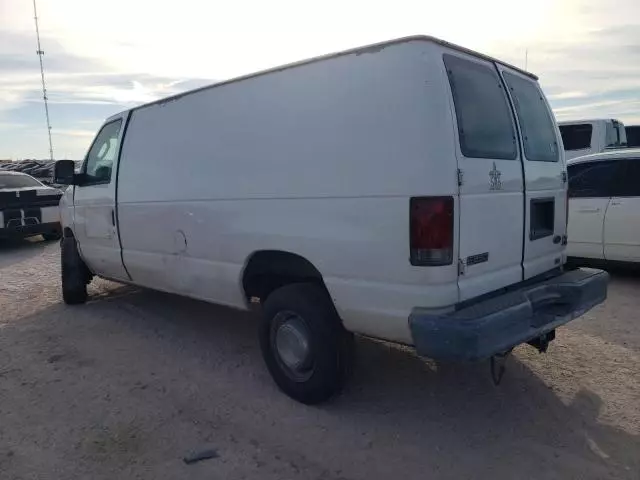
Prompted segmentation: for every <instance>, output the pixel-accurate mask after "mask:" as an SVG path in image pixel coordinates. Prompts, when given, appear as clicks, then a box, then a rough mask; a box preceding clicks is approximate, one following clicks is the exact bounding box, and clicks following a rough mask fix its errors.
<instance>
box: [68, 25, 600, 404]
mask: <svg viewBox="0 0 640 480" xmlns="http://www.w3.org/2000/svg"><path fill="white" fill-rule="evenodd" d="M559 145H560V134H559V131H558V128H557V126H556V124H555V122H554V120H553V116H552V113H551V110H550V109H549V106H548V104H547V102H546V100H545V97H544V95H543V93H542V91H541V90H540V87H539V86H538V83H537V81H536V77H535V76H533V75H531V74H529V73H527V72H524V71H521V70H519V69H517V68H515V67H512V66H509V65H507V64H505V63H503V62H500V61H498V60H495V59H493V58H490V57H487V56H485V55H481V54H478V53H475V52H472V51H469V50H467V49H464V48H461V47H457V46H454V45H451V44H449V43H446V42H443V41H441V40H438V39H435V38H431V37H410V38H403V39H399V40H394V41H389V42H384V43H380V44H376V45H372V46H367V47H363V48H357V49H354V50H349V51H345V52H341V53H337V54H333V55H327V56H324V57H320V58H314V59H311V60H307V61H303V62H299V63H296V64H292V65H287V66H283V67H279V68H275V69H272V70H269V71H265V72H260V73H256V74H253V75H248V76H245V77H242V78H237V79H234V80H230V81H226V82H221V83H218V84H215V85H211V86H209V87H205V88H201V89H198V90H194V91H191V92H187V93H184V94H181V95H177V96H174V97H170V98H166V99H163V100H160V101H157V102H153V103H149V104H146V105H142V106H140V107H136V108H133V109H131V110H128V111H125V112H122V113H120V114H118V115H115V116H113V117H111V118H109V119H108V120H107V121H106V123H105V124H104V126H103V127H102V128H101V129H100V131H99V132H98V134H97V136H96V138H95V140H94V141H93V144H92V145H91V147H90V149H89V151H88V153H87V156H86V158H85V160H84V164H83V166H82V170H81V172H80V173H75V174H74V171H73V165H72V164H70V163H69V162H65V161H61V162H59V163H58V164H57V165H56V181H57V182H60V183H63V184H70V185H72V186H73V187H72V188H69V189H67V191H66V193H65V195H64V197H63V199H62V201H61V204H60V207H61V216H62V222H63V226H64V238H63V241H62V290H63V296H64V300H65V301H66V302H67V303H70V304H72V303H82V302H84V301H85V300H86V298H87V284H88V283H89V282H90V281H91V278H92V276H93V275H98V276H100V277H104V278H108V279H112V280H116V281H120V282H125V283H132V284H136V285H141V286H144V287H148V288H152V289H157V290H162V291H166V292H172V293H175V294H179V295H185V296H188V297H192V298H196V299H202V300H205V301H209V302H215V303H219V304H224V305H228V306H230V307H235V308H239V309H249V308H252V307H255V308H256V309H259V310H261V311H262V314H263V321H262V323H261V326H260V329H259V337H260V343H261V348H262V351H263V355H264V359H265V361H266V364H267V366H268V369H269V371H270V373H271V375H272V376H273V378H274V380H275V382H276V383H277V384H278V386H279V387H280V388H281V389H282V390H283V391H284V392H285V393H286V394H288V395H290V396H291V397H293V398H295V399H297V400H299V401H301V402H305V403H317V402H321V401H324V400H326V399H328V398H329V397H331V396H332V395H333V394H335V393H337V392H338V391H340V389H341V388H342V386H343V385H344V382H345V379H346V377H347V373H348V372H349V370H350V365H351V362H352V358H353V355H352V350H353V333H359V334H363V335H366V336H370V337H376V338H380V339H385V340H389V341H392V342H399V343H403V344H407V345H413V346H415V349H416V351H417V353H418V354H419V355H423V356H427V357H431V358H435V359H438V360H443V361H445V360H451V361H455V360H478V359H484V358H489V357H492V356H494V355H500V354H504V353H505V352H509V351H510V350H511V349H512V348H513V347H515V346H517V345H519V344H522V343H526V342H529V343H531V344H532V345H534V346H537V347H538V348H539V349H541V350H545V349H546V347H547V345H548V343H549V341H550V340H552V339H553V337H554V334H555V329H556V327H558V326H560V325H562V324H565V323H567V322H569V321H570V320H572V319H573V318H575V317H578V316H580V315H582V314H583V313H584V312H586V311H587V310H589V309H590V308H592V307H593V306H595V305H597V304H598V303H601V302H602V301H603V300H604V299H605V297H606V292H607V283H608V276H607V274H606V273H605V272H602V271H599V270H572V271H565V270H564V269H563V265H564V263H565V260H566V258H565V245H566V240H567V238H566V232H567V215H566V213H567V177H566V165H565V161H564V156H563V152H562V150H561V148H559ZM185 313H186V312H185Z"/></svg>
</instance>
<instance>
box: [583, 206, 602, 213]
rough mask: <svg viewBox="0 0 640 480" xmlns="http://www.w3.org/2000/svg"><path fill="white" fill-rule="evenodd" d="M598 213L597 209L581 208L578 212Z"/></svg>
mask: <svg viewBox="0 0 640 480" xmlns="http://www.w3.org/2000/svg"><path fill="white" fill-rule="evenodd" d="M599 211H600V209H599V208H587V207H585V208H581V209H579V210H578V212H580V213H598V212H599Z"/></svg>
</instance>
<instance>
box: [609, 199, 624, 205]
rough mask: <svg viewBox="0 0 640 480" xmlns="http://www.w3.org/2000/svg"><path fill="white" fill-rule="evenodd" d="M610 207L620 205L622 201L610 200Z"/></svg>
mask: <svg viewBox="0 0 640 480" xmlns="http://www.w3.org/2000/svg"><path fill="white" fill-rule="evenodd" d="M611 205H622V201H620V200H611Z"/></svg>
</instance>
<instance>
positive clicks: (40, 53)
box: [33, 0, 53, 161]
mask: <svg viewBox="0 0 640 480" xmlns="http://www.w3.org/2000/svg"><path fill="white" fill-rule="evenodd" d="M33 18H34V20H35V21H36V38H37V40H38V50H36V53H37V54H38V58H39V59H40V76H41V77H42V98H43V99H44V113H45V115H46V117H47V134H48V135H49V158H50V160H52V161H53V143H52V142H51V122H50V121H49V104H48V102H47V86H46V84H45V82H44V66H43V64H42V56H43V55H44V51H42V48H41V47H40V29H39V28H38V10H37V9H36V0H33Z"/></svg>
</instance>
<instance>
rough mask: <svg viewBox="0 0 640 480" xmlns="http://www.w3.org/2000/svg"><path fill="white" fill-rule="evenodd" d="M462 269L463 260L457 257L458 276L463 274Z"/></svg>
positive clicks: (463, 267)
mask: <svg viewBox="0 0 640 480" xmlns="http://www.w3.org/2000/svg"><path fill="white" fill-rule="evenodd" d="M464 270H465V264H464V260H462V259H461V258H459V259H458V276H460V275H464Z"/></svg>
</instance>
